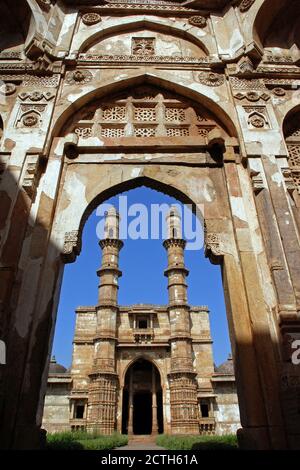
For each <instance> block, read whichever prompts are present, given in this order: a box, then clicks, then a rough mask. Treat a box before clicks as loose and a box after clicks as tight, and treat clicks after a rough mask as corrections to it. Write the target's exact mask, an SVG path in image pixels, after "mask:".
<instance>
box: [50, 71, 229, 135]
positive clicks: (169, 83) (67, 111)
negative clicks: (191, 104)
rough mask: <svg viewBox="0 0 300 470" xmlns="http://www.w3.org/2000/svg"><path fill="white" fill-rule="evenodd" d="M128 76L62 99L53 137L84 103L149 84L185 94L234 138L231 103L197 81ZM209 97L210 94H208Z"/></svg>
mask: <svg viewBox="0 0 300 470" xmlns="http://www.w3.org/2000/svg"><path fill="white" fill-rule="evenodd" d="M133 73H134V75H133V74H132V75H131V76H130V77H128V76H126V78H125V77H124V76H122V75H121V76H120V77H118V78H119V79H118V80H114V81H113V82H112V81H111V80H109V81H107V82H105V81H103V82H102V84H101V86H100V87H98V88H95V89H93V90H91V88H90V87H89V88H88V90H89V91H87V92H86V93H85V92H84V90H82V91H81V94H80V95H78V98H77V99H74V100H73V96H72V102H71V104H70V101H69V102H68V100H63V101H62V104H61V106H60V107H58V112H57V115H56V120H54V124H53V128H52V137H57V136H60V135H61V133H62V130H63V128H64V126H65V124H66V122H67V121H68V119H69V118H70V117H71V116H73V115H74V113H76V112H77V111H78V110H80V109H81V108H83V106H86V105H88V104H89V103H91V102H92V101H94V100H96V99H99V98H102V97H104V96H105V95H107V96H108V95H111V94H113V93H116V92H119V91H120V92H121V91H123V90H125V89H126V88H129V87H136V86H138V85H143V84H146V85H148V84H150V85H154V86H156V87H161V88H164V89H165V90H169V91H171V92H172V91H173V92H175V93H177V94H179V95H182V96H183V97H186V98H188V99H190V100H194V101H195V103H198V104H200V105H202V106H203V107H205V108H207V110H208V111H209V112H210V113H211V114H213V115H214V116H217V120H218V121H219V122H220V123H222V126H223V128H224V130H225V131H226V132H227V134H228V136H230V137H237V126H238V123H237V122H236V123H235V122H234V121H233V117H234V116H235V113H234V110H233V108H232V109H231V105H230V103H229V102H228V103H227V102H226V103H223V102H222V103H221V102H220V101H219V100H218V99H216V100H215V99H214V97H217V96H216V95H215V94H213V96H212V93H211V92H209V93H208V92H207V87H206V86H204V85H201V84H200V83H197V82H195V81H194V82H193V83H190V82H185V81H184V80H182V79H180V77H174V76H172V80H171V78H163V77H162V76H161V75H159V74H158V73H156V72H153V73H151V74H150V73H145V74H140V73H139V72H137V73H136V72H133ZM211 96H212V97H211ZM74 97H76V95H74Z"/></svg>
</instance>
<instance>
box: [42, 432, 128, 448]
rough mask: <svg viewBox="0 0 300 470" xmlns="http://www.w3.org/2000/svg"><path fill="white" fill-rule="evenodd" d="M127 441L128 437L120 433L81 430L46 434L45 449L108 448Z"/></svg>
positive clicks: (121, 444) (122, 444) (118, 445)
mask: <svg viewBox="0 0 300 470" xmlns="http://www.w3.org/2000/svg"><path fill="white" fill-rule="evenodd" d="M127 443H128V437H127V436H124V435H122V434H112V435H111V436H104V435H99V434H93V433H87V432H83V431H77V432H58V433H53V434H47V450H110V449H114V448H115V447H121V446H125V445H126V444H127Z"/></svg>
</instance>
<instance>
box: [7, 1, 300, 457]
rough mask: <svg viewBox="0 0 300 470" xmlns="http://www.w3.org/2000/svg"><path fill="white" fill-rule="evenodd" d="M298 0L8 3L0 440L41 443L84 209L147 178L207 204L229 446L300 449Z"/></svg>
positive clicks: (179, 195) (186, 199)
mask: <svg viewBox="0 0 300 470" xmlns="http://www.w3.org/2000/svg"><path fill="white" fill-rule="evenodd" d="M298 3H299V2H297V1H296V0H240V1H231V0H209V1H207V0H187V1H180V0H173V1H171V0H170V1H163V0H162V1H160V0H159V1H155V0H134V1H133V0H122V1H121V0H119V1H118V0H102V1H99V2H97V1H94V0H85V1H83V0H80V1H79V0H78V1H74V0H61V1H60V2H56V1H55V0H51V1H49V0H27V1H25V0H24V1H23V2H19V1H13V0H12V1H11V2H9V3H8V2H2V3H1V6H0V30H1V31H2V32H3V33H4V34H1V39H0V51H1V52H0V80H1V84H0V115H1V119H0V128H1V132H0V138H1V141H0V145H1V148H0V318H1V323H0V340H1V341H2V342H4V344H5V347H6V361H5V362H6V364H0V427H1V429H0V442H1V445H2V446H3V447H4V448H38V447H40V446H41V445H42V441H43V432H42V431H41V420H42V410H43V403H44V395H45V390H46V384H47V376H48V367H49V359H50V352H51V346H52V338H53V333H54V328H55V318H56V310H57V304H58V300H59V294H60V286H61V280H62V275H63V268H64V264H65V263H69V262H74V261H75V260H76V257H77V255H78V254H79V253H80V250H81V238H82V230H83V227H84V224H85V221H86V220H87V218H88V216H89V215H90V214H91V212H92V211H93V210H94V208H95V207H96V206H97V204H98V203H100V202H102V201H104V200H106V199H107V198H108V197H110V196H112V195H116V194H119V193H120V192H122V191H124V190H128V189H131V188H135V187H138V186H141V185H145V186H148V187H150V188H153V189H157V190H160V191H162V192H164V193H166V194H169V195H171V196H174V197H176V198H177V199H179V200H180V201H182V202H192V203H194V204H200V205H201V206H202V207H203V217H204V222H205V227H206V231H205V253H206V256H207V257H209V259H210V260H211V261H212V262H213V263H215V264H219V265H220V267H221V270H222V276H223V286H224V294H225V300H226V308H227V316H228V323H229V330H230V337H231V345H232V351H233V359H234V364H235V371H236V382H237V391H238V396H239V404H240V414H241V426H242V427H241V429H240V430H239V431H238V437H239V442H240V445H241V446H242V447H244V448H250V449H287V448H289V449H299V448H300V419H299V418H300V414H299V400H300V368H299V367H300V366H299V365H297V364H296V363H295V361H293V359H292V357H293V352H294V345H295V342H296V341H297V340H299V338H300V317H299V312H300V307H299V306H300V262H299V259H300V256H299V255H300V244H299V228H300V218H299V205H300V199H299V191H300V189H299V188H300V186H299V185H300V137H299V136H300V120H299V119H300V118H299V116H300V114H299V113H300V108H299V87H300V68H299V66H300V49H299V48H300V36H299V31H300V28H299V23H300V9H299V5H298ZM21 25H22V27H21ZM276 31H279V33H278V34H277V33H275V32H276ZM3 38H4V39H3ZM199 262H200V261H199ZM199 282H201V280H200V279H199ZM1 344H3V343H1ZM149 364H150V365H151V363H147V365H146V364H144V367H145V368H146V369H147V367H148V368H149ZM132 367H134V365H133V366H132ZM149 370H150V369H149ZM153 370H155V369H154V366H153ZM153 374H154V375H155V374H157V372H153ZM155 377H156V378H158V376H157V375H155ZM128 380H129V379H128ZM160 380H161V377H160ZM129 382H130V380H129ZM127 383H128V382H127ZM127 386H128V385H127ZM95 393H96V391H95Z"/></svg>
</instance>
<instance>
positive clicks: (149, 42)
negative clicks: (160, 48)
mask: <svg viewBox="0 0 300 470" xmlns="http://www.w3.org/2000/svg"><path fill="white" fill-rule="evenodd" d="M132 54H133V55H139V56H149V55H154V54H155V39H154V38H133V39H132Z"/></svg>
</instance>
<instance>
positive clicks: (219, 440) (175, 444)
mask: <svg viewBox="0 0 300 470" xmlns="http://www.w3.org/2000/svg"><path fill="white" fill-rule="evenodd" d="M156 443H157V445H159V446H161V447H164V448H165V449H168V450H191V449H192V450H236V449H237V438H236V436H235V435H231V434H230V435H226V436H171V435H168V434H161V435H160V436H158V437H157V439H156Z"/></svg>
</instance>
